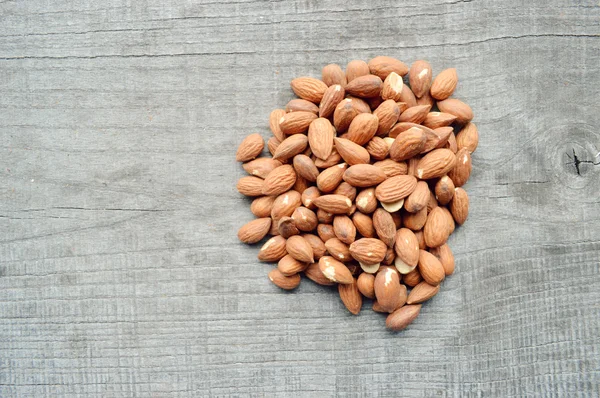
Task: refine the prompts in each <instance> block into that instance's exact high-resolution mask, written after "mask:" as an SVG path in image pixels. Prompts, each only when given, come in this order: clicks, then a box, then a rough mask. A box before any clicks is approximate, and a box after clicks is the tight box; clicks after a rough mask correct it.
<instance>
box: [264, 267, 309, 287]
mask: <svg viewBox="0 0 600 398" xmlns="http://www.w3.org/2000/svg"><path fill="white" fill-rule="evenodd" d="M300 279H301V278H300V275H298V274H295V275H291V276H285V275H283V274H282V273H281V271H279V270H278V269H277V268H275V269H273V270H271V272H269V280H270V281H271V282H273V284H274V285H275V286H277V287H279V288H281V289H284V290H293V289H295V288H297V287H298V285H300Z"/></svg>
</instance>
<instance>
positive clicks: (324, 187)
mask: <svg viewBox="0 0 600 398" xmlns="http://www.w3.org/2000/svg"><path fill="white" fill-rule="evenodd" d="M346 168H348V165H347V164H346V163H340V164H336V165H335V166H331V167H329V168H327V169H325V170H323V171H322V172H321V174H319V176H318V177H317V187H318V188H319V190H321V192H325V193H329V192H333V191H334V190H335V189H336V188H337V187H338V185H340V183H341V182H342V178H343V176H344V172H345V171H346Z"/></svg>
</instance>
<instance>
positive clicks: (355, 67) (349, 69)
mask: <svg viewBox="0 0 600 398" xmlns="http://www.w3.org/2000/svg"><path fill="white" fill-rule="evenodd" d="M369 73H371V72H370V71H369V65H367V63H366V62H365V61H363V60H361V59H355V60H353V61H350V62H348V65H346V81H347V82H348V83H350V82H351V81H352V80H354V79H356V78H357V77H360V76H365V75H368V74H369Z"/></svg>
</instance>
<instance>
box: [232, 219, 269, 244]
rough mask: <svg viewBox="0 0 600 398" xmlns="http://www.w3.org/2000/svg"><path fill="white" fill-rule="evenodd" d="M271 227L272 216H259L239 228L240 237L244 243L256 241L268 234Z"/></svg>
mask: <svg viewBox="0 0 600 398" xmlns="http://www.w3.org/2000/svg"><path fill="white" fill-rule="evenodd" d="M269 229H271V218H270V217H265V218H257V219H256V220H252V221H250V222H249V223H247V224H244V225H243V226H242V227H241V228H240V229H239V230H238V239H239V240H241V241H242V242H244V243H256V242H258V241H259V240H261V239H262V238H264V237H265V235H267V233H268V232H269Z"/></svg>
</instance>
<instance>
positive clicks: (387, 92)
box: [381, 72, 404, 112]
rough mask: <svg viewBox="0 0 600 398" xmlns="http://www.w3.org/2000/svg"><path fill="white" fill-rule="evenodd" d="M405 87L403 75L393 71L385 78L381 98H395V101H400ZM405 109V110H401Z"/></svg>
mask: <svg viewBox="0 0 600 398" xmlns="http://www.w3.org/2000/svg"><path fill="white" fill-rule="evenodd" d="M403 87H404V82H403V81H402V77H401V76H400V75H398V74H397V73H396V72H392V73H390V74H389V75H388V76H387V77H386V78H385V80H384V82H383V87H382V88H381V98H382V99H384V100H393V101H395V102H399V101H400V100H401V98H402V89H403ZM403 111H404V110H401V112H403Z"/></svg>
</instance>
